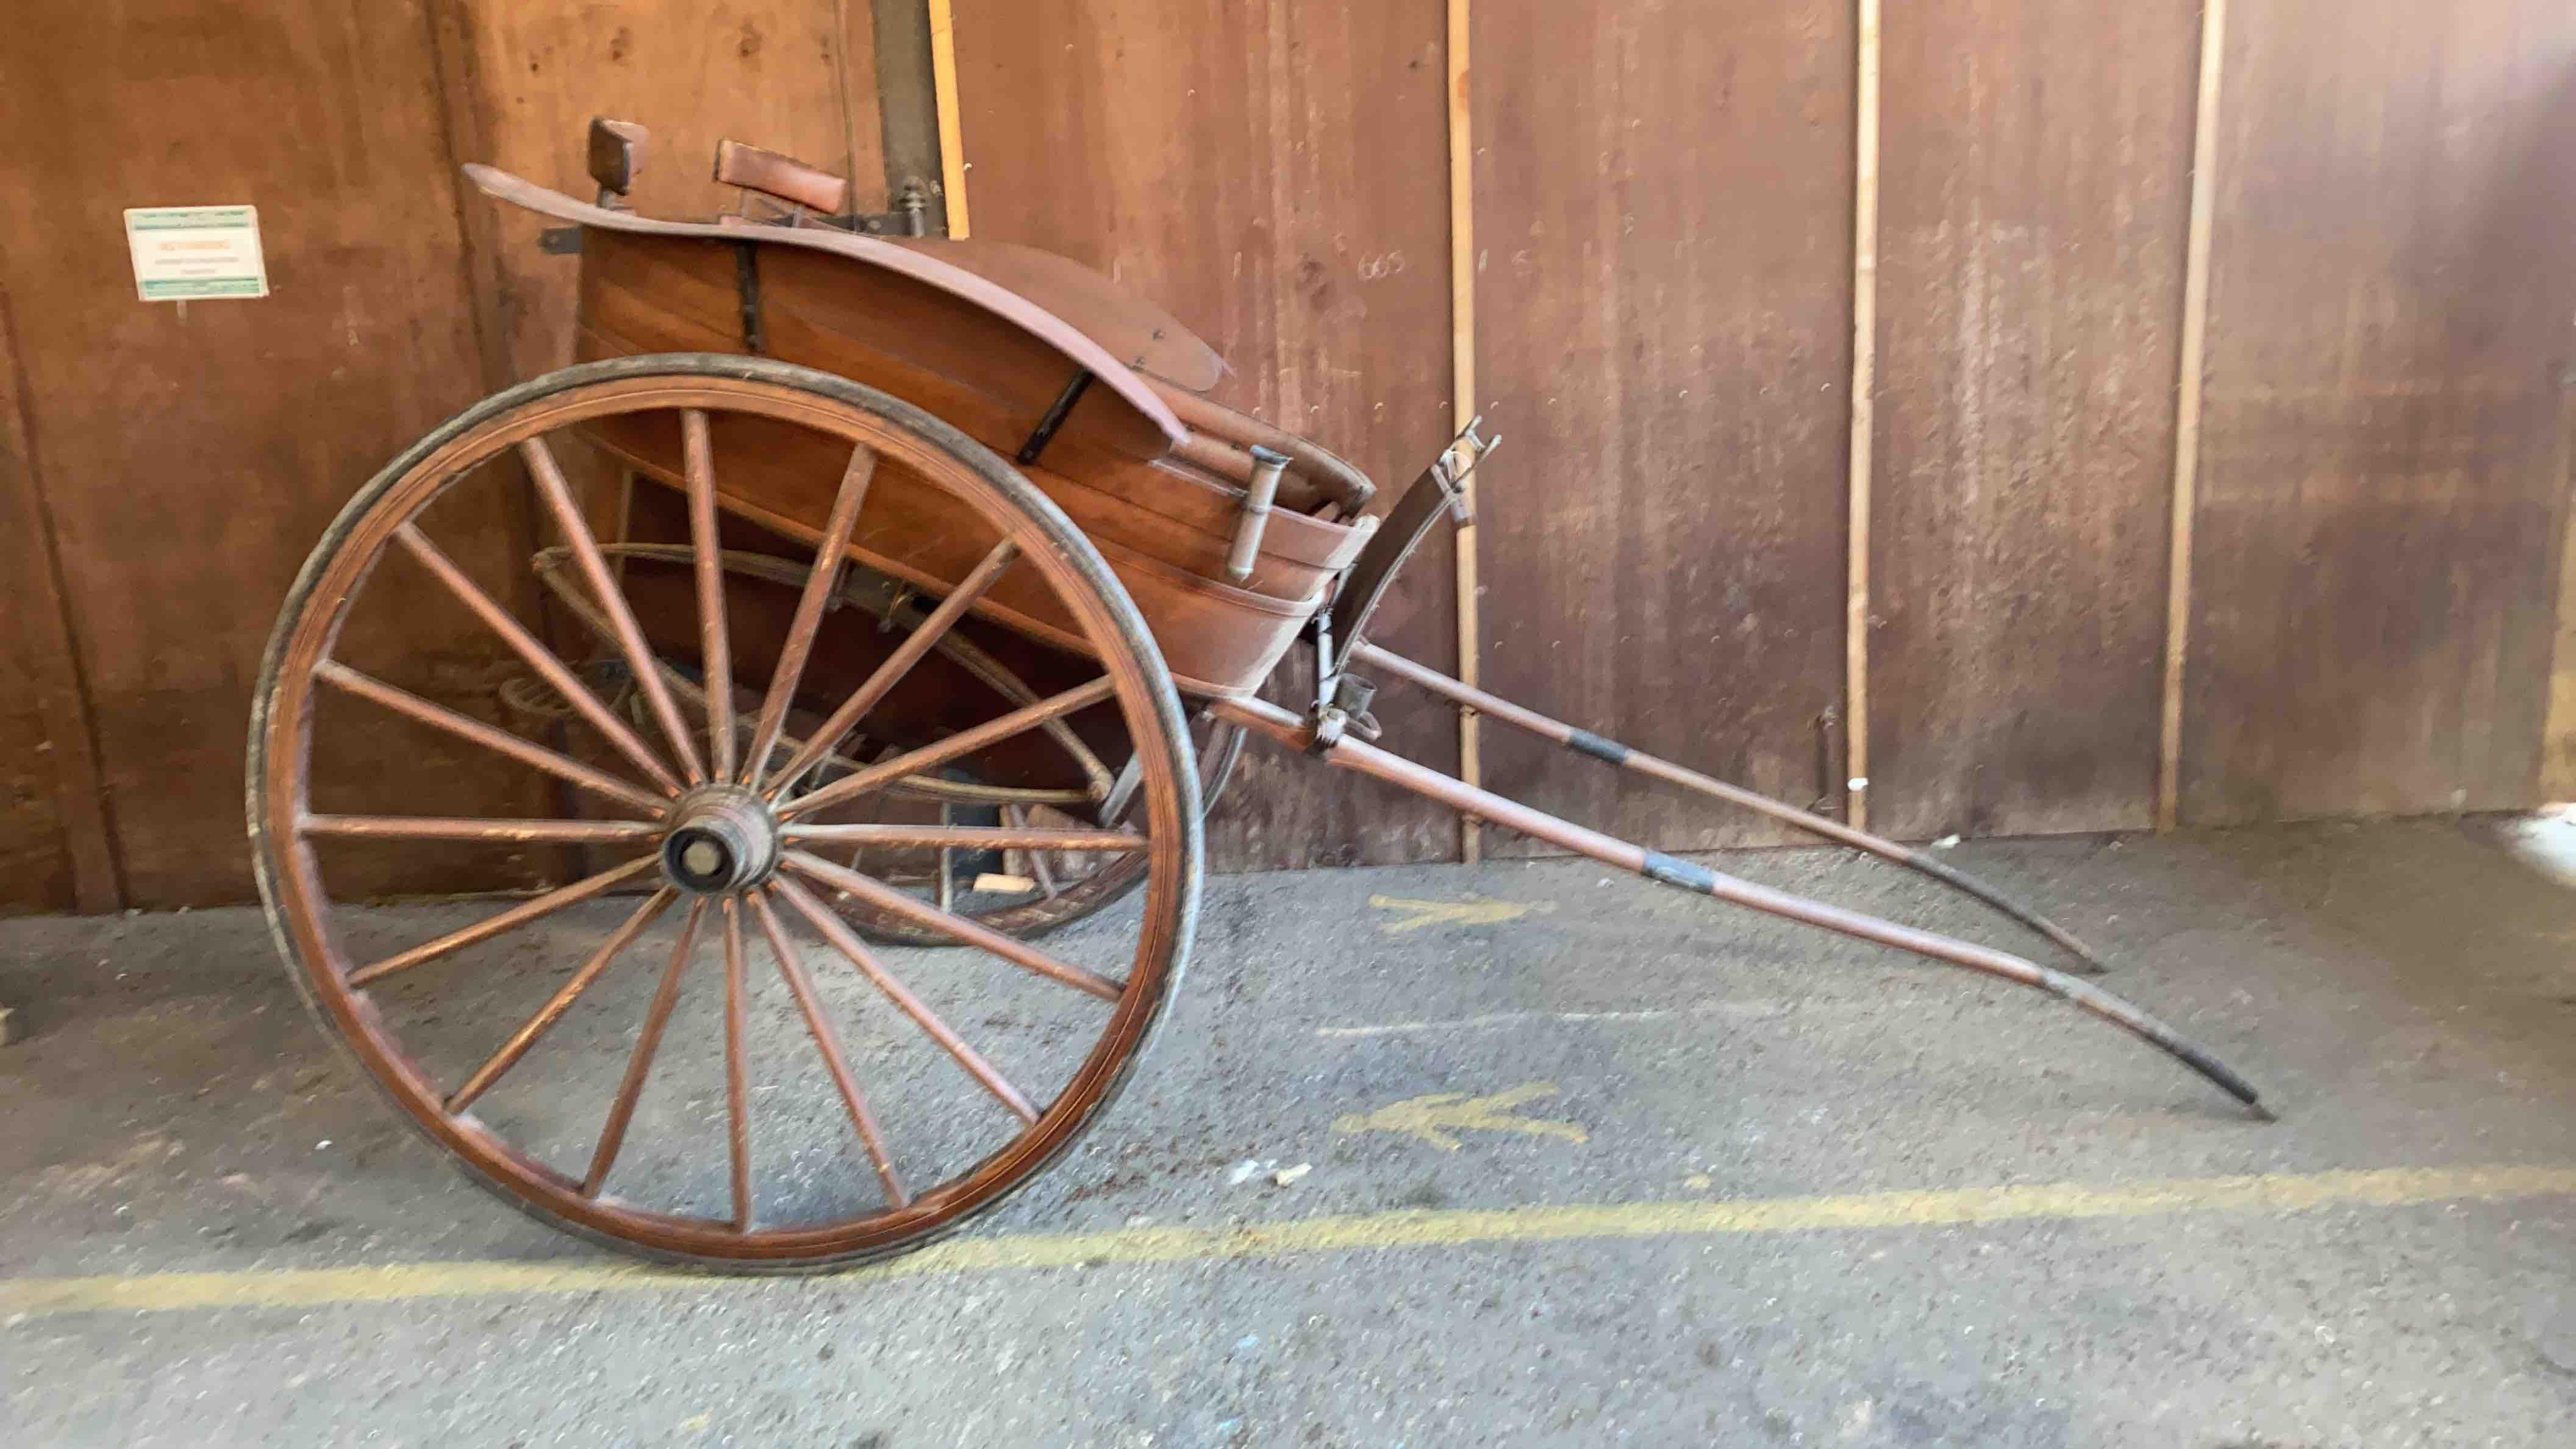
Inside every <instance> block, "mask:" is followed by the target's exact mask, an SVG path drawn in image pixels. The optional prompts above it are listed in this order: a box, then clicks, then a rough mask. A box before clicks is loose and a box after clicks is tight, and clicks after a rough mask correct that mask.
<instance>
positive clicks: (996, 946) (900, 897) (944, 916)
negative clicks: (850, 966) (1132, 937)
mask: <svg viewBox="0 0 2576 1449" xmlns="http://www.w3.org/2000/svg"><path fill="white" fill-rule="evenodd" d="M786 863H787V868H788V869H790V870H792V871H794V872H796V873H797V874H798V875H801V876H803V877H805V878H806V879H807V880H810V881H813V882H815V883H816V884H818V885H822V886H827V887H829V888H831V889H833V890H836V891H841V892H843V893H845V894H848V895H850V896H852V897H855V898H856V899H858V900H860V901H863V902H865V903H867V904H868V905H871V906H874V907H876V908H877V909H878V910H880V911H883V912H885V913H886V914H888V915H891V916H900V917H902V918H903V919H905V920H908V921H911V922H912V923H914V924H915V925H919V926H924V927H927V928H929V929H930V930H933V931H936V932H938V933H939V934H941V935H943V936H946V937H948V938H949V939H950V940H952V941H958V942H962V943H963V944H965V945H969V946H973V947H975V948H977V949H978V950H982V951H986V952H990V953H991V954H993V955H995V956H999V957H1001V958H1002V959H1003V960H1005V961H1008V962H1010V963H1011V964H1012V965H1014V966H1018V967H1020V968H1022V969H1023V970H1027V971H1033V972H1036V973H1037V974H1038V975H1040V976H1044V977H1046V978H1048V979H1050V980H1053V981H1061V982H1063V983H1064V984H1065V985H1067V986H1070V987H1072V988H1074V989H1075V990H1077V991H1082V992H1087V993H1089V994H1090V995H1093V996H1097V997H1099V998H1100V999H1101V1000H1103V1001H1116V1000H1118V998H1119V997H1120V995H1121V994H1123V992H1124V991H1125V989H1126V988H1125V987H1123V986H1122V985H1120V984H1119V983H1118V982H1115V981H1112V980H1110V979H1109V978H1108V977H1106V976H1103V975H1101V974H1100V973H1098V972H1096V971H1091V970H1088V969H1086V968H1084V967H1080V966H1076V965H1074V964H1072V963H1071V962H1067V961H1059V960H1057V959H1055V958H1054V957H1053V956H1050V955H1048V954H1047V953H1045V952H1044V951H1041V950H1039V949H1037V948H1036V947H1035V946H1032V945H1030V944H1028V943H1027V942H1025V941H1017V940H1013V939H1012V938H1011V937H1009V936H1005V935H1003V934H1002V933H1001V932H999V931H996V930H994V929H992V928H991V927H989V926H985V925H982V924H980V923H978V922H976V921H975V920H973V919H972V918H970V917H967V916H960V915H956V914H953V913H951V912H948V911H943V910H941V909H939V908H938V907H937V906H934V905H931V904H929V903H927V902H924V901H917V900H914V899H913V898H912V897H910V896H908V895H905V894H904V893H903V892H901V891H899V890H896V889H895V888H894V887H892V886H890V885H887V884H885V883H884V882H882V881H878V880H874V879H871V878H869V877H867V876H864V875H861V874H859V873H858V872H857V871H854V870H847V869H844V868H842V867H840V866H837V865H834V864H833V863H832V862H830V861H828V860H825V859H823V858H822V857H821V856H818V855H809V854H807V853H805V852H804V851H801V850H792V851H789V852H788V853H787V857H786Z"/></svg>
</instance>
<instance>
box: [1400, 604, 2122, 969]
mask: <svg viewBox="0 0 2576 1449" xmlns="http://www.w3.org/2000/svg"><path fill="white" fill-rule="evenodd" d="M1350 657H1351V658H1353V659H1356V660H1358V661H1359V662H1361V663H1363V664H1374V665H1376V666H1377V667H1378V668H1380V669H1383V670H1385V671H1386V672H1387V673H1389V674H1392V675H1394V676H1396V677H1397V678H1399V679H1403V680H1406V681H1409V682H1411V683H1413V684H1417V685H1420V686H1421V687H1422V688H1424V689H1427V690H1429V691H1430V692H1431V693H1433V694H1436V695H1439V696H1440V697H1441V698H1443V699H1445V700H1448V701H1449V702H1450V703H1452V704H1454V705H1457V706H1458V707H1460V708H1461V709H1472V710H1474V711H1476V712H1477V713H1479V714H1483V715H1487V716H1489V717H1491V718H1493V719H1497V720H1500V721H1502V722H1503V723H1504V724H1507V725H1510V726H1512V727H1513V728H1514V729H1518V730H1524V731H1527V732H1528V733H1530V734H1534V735H1537V736H1538V737H1539V738H1541V739H1544V740H1553V741H1555V742H1556V743H1558V744H1560V745H1563V746H1565V747H1566V748H1567V749H1570V750H1573V751H1574V752H1575V753H1577V754H1581V755H1589V756H1591V757H1592V758H1593V759H1596V760H1600V761H1603V762H1604V763H1607V764H1612V765H1616V766H1618V767H1619V768H1620V769H1623V770H1632V771H1635V772H1636V773H1638V774H1640V775H1647V776H1651V777H1653V778H1655V779H1658V780H1662V781H1665V782H1667V783H1669V784H1674V785H1679V786H1681V787H1682V788H1683V789H1685V790H1695V791H1698V792H1699V793H1700V794H1702V795H1707V796H1710V797H1711V798H1713V799H1718V800H1723V801H1725V802H1726V803H1728V804H1730V805H1740V806H1742V807H1743V808H1745V809H1747V810H1750V811H1753V812H1754V813H1756V814H1759V815H1767V816H1769V817H1771V818H1772V819H1774V820H1777V821H1779V822H1781V823H1782V824H1784V825H1789V826H1793V827H1795V828H1797V829H1799V830H1803V831H1806V832H1807V833H1808V834H1810V835H1814V836H1818V837H1820V838H1822V839H1825V840H1830V841H1832V842H1834V843H1835V844H1837V845H1847V846H1850V847H1851V848H1852V849H1854V850H1858V851H1865V852H1867V853H1868V854H1871V855H1874V856H1877V857H1878V858H1879V859H1881V860H1884V861H1887V862H1889V863H1891V864H1894V865H1901V866H1903V867H1905V868H1906V869H1907V870H1911V871H1916V872H1919V873H1921V874H1923V875H1926V876H1929V877H1931V878H1932V879H1934V880H1937V881H1939V882H1941V883H1942V884H1943V885H1946V886H1949V887H1951V888H1952V889H1954V890H1957V891H1960V892H1961V893H1963V894H1966V895H1969V896H1973V897H1975V898H1976V899H1978V900H1980V901H1983V902H1985V903H1986V904H1987V905H1989V906H1992V907H1994V908H1995V909H1996V910H1998V911H2001V912H2002V913H2003V914H2005V915H2007V916H2010V917H2011V918H2013V919H2014V920H2016V921H2019V922H2021V923H2022V924H2023V925H2025V926H2028V927H2029V928H2031V929H2032V930H2034V931H2037V932H2038V933H2040V934H2041V935H2043V936H2046V937H2047V938H2048V939H2049V940H2051V941H2054V942H2056V943H2057V944H2058V945H2059V946H2060V947H2063V948H2064V949H2065V950H2066V951H2067V953H2068V954H2070V955H2072V956H2074V957H2075V958H2076V959H2077V960H2080V961H2082V962H2083V963H2084V968H2085V970H2086V971H2088V972H2099V971H2102V970H2104V969H2106V968H2105V967H2104V966H2103V964H2102V960H2101V958H2100V957H2098V956H2096V955H2094V954H2093V949H2092V948H2091V947H2089V946H2087V945H2085V944H2084V943H2083V942H2082V941H2079V940H2077V939H2076V938H2075V936H2074V934H2073V933H2071V932H2069V931H2067V930H2066V929H2065V928H2063V927H2061V926H2059V925H2058V924H2057V923H2056V922H2054V921H2051V920H2049V919H2048V918H2047V917H2045V916H2043V915H2041V914H2040V913H2039V912H2037V911H2034V910H2032V909H2031V908H2030V907H2028V906H2025V905H2023V904H2022V903H2021V902H2019V901H2016V900H2014V899H2013V898H2012V897H2010V896H2008V895H2005V894H2004V893H2003V892H2002V891H2000V890H1997V889H1996V888H1995V887H1993V886H1990V885H1988V884H1986V883H1985V882H1984V881H1981V880H1979V879H1977V878H1976V877H1975V876H1972V875H1970V874H1968V873H1967V872H1966V871H1963V870H1959V869H1957V868H1955V867H1953V866H1951V865H1949V864H1948V863H1946V862H1944V861H1940V860H1936V859H1934V858H1933V857H1931V856H1929V855H1926V854H1924V853H1923V852H1922V851H1919V850H1915V849H1913V848H1912V847H1910V846H1904V845H1899V844H1897V843H1896V842H1895V841H1893V840H1888V839H1885V838H1883V837H1881V836H1876V835H1872V834H1870V833H1869V832H1868V831H1865V830H1854V829H1853V828H1852V827H1850V826H1848V825H1845V824H1843V823H1842V822H1841V821H1839V820H1833V819H1828V818H1827V817H1825V816H1822V815H1817V814H1814V813H1812V812H1810V811H1806V810H1801V809H1799V808H1798V807H1797V806H1795V805H1789V804H1784V803H1782V802H1781V801H1778V800H1774V799H1772V798H1771V797H1770V796H1768V795H1760V794H1756V793H1754V792H1753V791H1751V790H1747V789H1745V788H1744V787H1743V786H1741V785H1730V784H1728V783H1727V782H1725V781H1724V780H1719V779H1714V778H1711V777H1710V776H1707V775H1703V774H1701V773H1700V772H1698V771H1697V770H1692V769H1688V768H1685V767H1683V766H1681V765H1676V764H1674V763H1673V762H1672V761H1670V760H1665V759H1659V758H1657V757H1655V756H1653V755H1650V754H1647V753H1646V752H1645V751H1643V750H1634V749H1630V748H1629V747H1628V746H1626V745H1623V744H1621V743H1619V742H1618V741H1617V740H1613V739H1606V738H1604V737H1602V736H1600V735H1596V734H1594V733H1592V732H1591V731H1590V730H1585V729H1577V728H1575V727H1574V726H1573V725H1570V724H1567V723H1565V722H1564V721H1563V720H1555V719H1550V718H1548V717H1547V716H1546V715H1543V714H1540V713H1539V712H1538V711H1536V710H1534V709H1525V708H1523V707H1522V706H1520V705H1517V704H1514V703H1512V702H1511V701H1510V700H1508V699H1504V698H1502V697H1500V696H1498V695H1492V694H1487V693H1486V692H1484V691H1483V690H1481V689H1478V688H1476V687H1474V686H1473V685H1468V684H1461V683H1460V682H1458V681H1457V680H1454V679H1451V678H1450V677H1448V676H1447V675H1445V674H1442V673H1441V672H1440V671H1439V670H1436V669H1433V668H1431V667H1430V666H1428V665H1423V664H1416V663H1414V662H1413V661H1412V660H1410V659H1407V658H1405V657H1404V656H1402V655H1400V654H1390V653H1388V652H1387V651H1385V650H1384V649H1381V648H1379V647H1377V646H1376V645H1374V644H1368V643H1363V644H1361V645H1360V646H1359V647H1358V648H1357V649H1354V650H1352V651H1351V655H1350Z"/></svg>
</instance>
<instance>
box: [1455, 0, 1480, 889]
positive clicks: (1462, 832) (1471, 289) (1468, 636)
mask: <svg viewBox="0 0 2576 1449" xmlns="http://www.w3.org/2000/svg"><path fill="white" fill-rule="evenodd" d="M1472 8H1473V0H1449V53H1448V61H1449V354H1450V362H1449V366H1450V383H1451V387H1452V390H1453V392H1454V394H1455V398H1456V406H1455V408H1454V409H1453V411H1452V412H1451V414H1450V422H1451V423H1452V424H1453V425H1454V427H1453V430H1454V428H1464V427H1465V426H1467V420H1468V419H1470V418H1472V417H1474V416H1475V415H1476V151H1475V123H1474V122H1475V117H1474V112H1473V111H1472V110H1471V109H1470V104H1469V103H1470V99H1471V98H1470V96H1469V94H1468V90H1467V87H1468V84H1469V80H1468V76H1469V71H1468V49H1467V42H1468V27H1469V25H1470V24H1471V23H1472V21H1473V14H1472ZM1459 497H1460V500H1461V502H1462V503H1463V505H1464V508H1465V514H1466V518H1465V521H1464V522H1462V523H1460V524H1459V525H1458V534H1457V539H1456V543H1455V546H1454V563H1455V566H1456V570H1457V576H1458V680H1459V682H1460V683H1462V684H1464V685H1466V686H1467V687H1468V688H1470V689H1473V688H1475V687H1476V682H1477V675H1478V663H1479V657H1480V655H1481V654H1482V652H1483V651H1482V648H1481V643H1480V641H1479V639H1478V637H1477V636H1478V634H1479V633H1480V632H1481V627H1482V626H1481V624H1480V622H1479V611H1478V609H1477V607H1476V605H1477V599H1476V588H1477V584H1476V476H1475V475H1474V474H1473V473H1470V474H1468V475H1467V476H1466V478H1464V479H1462V480H1461V481H1460V483H1459ZM1482 746H1483V740H1482V739H1481V737H1480V735H1479V733H1478V721H1477V718H1476V712H1475V711H1474V710H1472V709H1462V710H1460V711H1459V712H1458V778H1459V779H1461V780H1464V781H1466V782H1467V783H1468V784H1470V785H1478V786H1481V785H1482V784H1483V782H1484V751H1483V748H1482ZM1484 845H1485V840H1484V832H1483V827H1482V826H1481V825H1480V824H1479V823H1478V821H1477V820H1476V818H1475V817H1474V816H1471V815H1462V816H1460V817H1459V818H1458V857H1459V859H1460V860H1462V861H1464V862H1466V863H1467V864H1470V865H1473V864H1475V863H1476V862H1477V861H1478V860H1481V859H1483V857H1484Z"/></svg>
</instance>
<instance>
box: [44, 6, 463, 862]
mask: <svg viewBox="0 0 2576 1449" xmlns="http://www.w3.org/2000/svg"><path fill="white" fill-rule="evenodd" d="M9 27H10V40H9V43H8V45H7V46H6V47H0V138H6V139H7V144H6V145H5V146H0V257H5V259H6V260H5V265H6V271H5V273H0V289H5V290H6V292H7V294H8V296H9V299H10V303H11V307H12V312H13V320H14V323H15V328H14V330H15V335H16V342H17V346H18V353H19V358H20V360H21V362H22V363H23V368H24V374H23V375H24V380H25V387H24V395H23V398H22V402H23V404H24V406H25V409H26V411H27V413H28V415H29V417H30V418H31V419H32V420H33V423H34V427H35V431H36V433H37V435H38V438H39V440H40V444H39V446H40V457H41V462H42V468H43V475H44V479H45V482H46V485H47V488H48V497H49V499H50V503H51V515H52V523H53V527H54V530H55V540H54V542H55V545H56V547H57V549H58V551H59V554H60V557H61V560H62V568H63V577H64V583H65V587H66V590H67V592H68V596H69V604H70V609H69V612H70V616H71V619H72V624H73V629H72V633H73V638H74V641H75V643H76V645H77V651H78V657H79V659H80V661H81V663H82V665H83V667H84V668H85V671H86V677H87V683H88V687H89V691H90V701H89V702H90V706H91V709H92V712H93V715H94V718H95V721H96V730H97V743H98V758H99V770H100V774H101V776H102V777H103V781H104V788H105V794H106V797H107V808H108V811H109V813H110V815H111V816H112V818H113V819H114V821H115V824H116V832H117V833H116V848H117V852H118V855H119V857H120V865H121V868H122V870H123V873H124V881H125V886H126V889H127V891H128V892H129V893H130V896H131V899H132V900H133V901H134V902H135V903H137V904H150V905H177V904H186V903H191V902H210V901H234V900H241V899H244V898H246V897H247V895H248V894H249V890H250V873H249V861H248V853H247V851H246V850H245V849H244V845H243V828H242V805H241V802H242V740H243V736H244V732H245V730H246V729H247V726H248V720H249V701H250V693H251V686H252V683H253V680H254V678H255V676H256V674H257V671H258V667H259V659H260V654H261V651H262V649H263V647H264V646H265V645H266V642H267V636H268V630H269V626H270V623H271V621H272V619H273V618H274V616H275V611H276V607H277V601H278V600H279V599H280V598H281V597H283V596H284V594H285V591H286V587H287V584H288V582H289V580H290V579H291V578H292V577H293V575H294V573H295V570H296V569H297V568H298V567H299V566H300V565H301V564H302V562H303V559H304V555H305V552H306V550H308V549H309V548H311V546H312V544H313V540H314V539H315V538H317V537H319V536H320V534H321V532H322V529H323V526H324V525H325V524H326V523H328V522H329V520H330V518H331V515H332V514H333V513H334V512H335V511H336V510H337V509H338V508H339V506H340V504H341V503H342V501H344V500H345V499H346V498H347V497H348V496H349V495H350V494H351V493H352V492H354V491H355V490H356V488H357V486H358V485H359V484H360V483H362V482H364V481H365V480H366V478H367V477H368V475H369V474H371V473H373V472H374V471H375V470H376V468H377V467H378V466H380V465H381V464H382V463H383V461H384V460H385V459H386V458H387V457H389V456H391V455H392V454H393V453H394V452H395V451H396V450H397V449H398V448H400V447H401V446H402V444H403V443H404V442H406V441H408V440H409V439H411V438H413V437H416V436H417V435H419V434H420V433H421V432H423V431H425V430H426V429H427V428H428V427H429V426H430V425H431V424H433V423H434V422H436V421H437V420H438V419H439V418H440V417H442V416H444V415H446V414H447V413H449V412H451V411H453V410H455V409H456V408H457V407H459V406H461V405H463V404H464V403H465V402H467V401H469V400H470V399H472V398H473V397H474V396H475V394H476V393H478V392H479V391H481V389H480V387H478V386H477V369H476V367H475V366H474V361H473V358H474V352H473V340H472V328H471V324H470V318H471V315H472V314H471V311H470V309H469V307H468V305H467V292H466V287H465V274H464V269H463V267H462V265H461V255H460V248H459V242H458V238H457V232H456V221H455V196H454V192H453V190H452V189H451V187H450V186H449V184H448V183H447V176H448V175H449V173H450V169H451V168H450V165H449V161H448V156H447V152H446V146H445V142H444V140H443V138H442V137H441V135H440V133H439V126H438V119H437V118H438V108H437V105H436V103H435V98H436V94H437V78H436V75H435V73H434V71H433V68H432V66H431V64H430V57H429V51H428V47H427V45H426V44H425V31H424V28H423V26H422V18H421V15H420V13H419V11H418V10H416V9H413V8H411V7H410V6H406V5H394V4H387V5H366V6H359V7H348V6H335V5H329V4H317V3H309V0H298V3H285V0H279V3H272V4H267V5H264V6H262V7H259V8H258V9H257V10H255V11H245V10H244V9H243V8H242V7H239V6H235V5H228V4H217V3H212V0H200V3H189V0H162V3H153V4H138V5H133V6H119V7H108V8H102V7H100V6H97V5H84V4H79V3H75V0H29V3H26V4H21V5H19V6H16V7H14V8H13V10H12V13H11V15H10V17H9ZM234 201H249V202H252V203H254V204H256V205H258V206H259V208H260V224H261V231H262V237H263V240H264V242H265V244H266V249H267V255H268V265H269V270H270V275H271V278H272V281H273V284H274V286H275V289H276V294H275V295H274V296H272V297H270V298H268V299H266V300H263V301H257V302H199V303H194V304H190V305H186V306H180V305H176V304H157V305H151V306H146V305H144V304H141V303H139V302H137V301H136V300H135V296H134V281H133V275H132V272H131V269H130V266H129V263H128V260H127V257H126V252H125V245H124V232H123V221H122V218H121V210H122V208H125V207H128V206H152V205H186V204H198V203H212V202H234ZM13 552H14V550H13ZM13 562H14V560H13Z"/></svg>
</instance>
